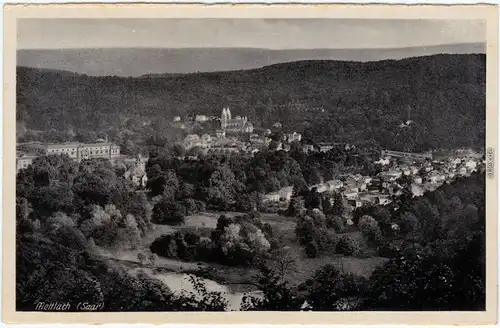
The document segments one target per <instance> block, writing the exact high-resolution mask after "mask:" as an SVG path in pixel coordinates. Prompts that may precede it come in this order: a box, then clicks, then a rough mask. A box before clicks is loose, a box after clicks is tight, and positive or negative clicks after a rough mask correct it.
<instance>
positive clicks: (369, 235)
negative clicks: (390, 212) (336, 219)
mask: <svg viewBox="0 0 500 328" xmlns="http://www.w3.org/2000/svg"><path fill="white" fill-rule="evenodd" d="M358 227H359V230H360V231H361V233H362V234H363V237H364V238H365V240H366V242H367V243H368V244H369V245H371V246H378V245H380V243H381V242H382V232H381V231H380V227H379V225H378V222H377V221H376V220H375V219H374V218H372V217H371V216H368V215H364V216H362V217H361V219H359V223H358Z"/></svg>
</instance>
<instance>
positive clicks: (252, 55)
mask: <svg viewBox="0 0 500 328" xmlns="http://www.w3.org/2000/svg"><path fill="white" fill-rule="evenodd" d="M485 51H486V48H485V45H484V44H452V45H441V46H429V47H413V48H398V49H295V50H270V49H253V48H183V49H154V48H126V49H116V48H111V49H61V50H19V51H18V52H17V61H18V66H26V67H36V68H49V69H59V70H68V71H73V72H77V73H81V74H87V75H93V76H105V75H117V76H140V75H146V74H158V73H160V74H162V73H193V72H214V71H232V70H247V69H254V68H261V67H264V66H269V65H273V64H278V63H284V62H294V61H300V60H341V61H345V60H346V61H359V62H367V61H378V60H385V59H403V58H408V57H416V56H427V55H432V54H438V53H446V54H455V53H457V54H469V53H485Z"/></svg>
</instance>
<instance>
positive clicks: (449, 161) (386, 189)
mask: <svg viewBox="0 0 500 328" xmlns="http://www.w3.org/2000/svg"><path fill="white" fill-rule="evenodd" d="M383 155H384V157H383V158H381V159H380V160H378V161H376V163H377V164H379V165H381V166H382V167H383V170H382V172H380V173H378V174H377V175H376V176H374V177H370V176H363V175H361V174H348V175H344V176H340V177H338V179H334V180H330V181H325V182H322V183H319V184H316V185H313V186H310V190H315V191H316V192H318V193H320V194H324V193H327V194H331V195H332V196H333V193H340V194H341V195H342V198H343V205H344V208H346V209H347V211H352V210H353V209H355V208H358V207H362V206H367V205H382V206H384V205H387V204H389V203H391V202H392V200H393V199H394V198H395V197H398V196H400V195H401V194H402V193H403V188H404V186H402V185H400V181H401V178H403V177H406V179H405V180H406V181H407V182H408V183H409V184H410V188H411V192H412V194H413V196H414V197H419V196H422V195H423V194H424V193H425V192H426V191H433V190H435V189H437V188H438V187H439V186H441V185H442V184H443V183H450V182H452V181H453V180H455V179H456V178H458V177H466V176H469V175H470V174H472V173H473V172H476V171H478V170H480V168H481V166H482V165H483V166H484V161H483V160H482V158H481V157H480V156H464V157H456V156H454V157H449V158H446V159H443V160H431V159H430V158H429V156H428V154H425V156H424V157H418V156H417V157H410V158H409V159H410V160H409V161H406V162H403V163H401V161H399V160H397V158H398V156H394V157H392V156H389V155H388V153H387V152H384V153H383ZM292 192H293V187H285V188H282V189H280V190H279V191H277V192H272V193H269V194H266V195H264V196H263V201H264V202H265V203H268V204H272V203H274V204H282V205H286V203H287V202H289V201H290V199H291V196H292ZM331 201H332V202H333V197H332V198H331Z"/></svg>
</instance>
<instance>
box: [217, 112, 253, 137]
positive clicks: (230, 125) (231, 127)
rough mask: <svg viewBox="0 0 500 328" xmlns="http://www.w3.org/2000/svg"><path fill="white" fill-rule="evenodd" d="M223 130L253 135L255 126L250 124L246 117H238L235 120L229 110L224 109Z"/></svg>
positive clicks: (221, 118) (221, 120)
mask: <svg viewBox="0 0 500 328" xmlns="http://www.w3.org/2000/svg"><path fill="white" fill-rule="evenodd" d="M220 122H221V129H222V130H224V131H226V132H231V133H252V132H253V125H252V123H250V122H248V118H247V117H246V116H236V117H235V118H234V119H233V117H232V114H231V110H230V109H229V108H223V109H222V113H221V117H220Z"/></svg>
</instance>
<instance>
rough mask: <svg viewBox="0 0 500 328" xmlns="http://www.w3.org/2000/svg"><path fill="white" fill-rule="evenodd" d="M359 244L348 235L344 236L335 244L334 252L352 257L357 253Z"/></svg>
mask: <svg viewBox="0 0 500 328" xmlns="http://www.w3.org/2000/svg"><path fill="white" fill-rule="evenodd" d="M359 248H360V247H359V242H358V240H357V239H355V238H353V237H352V236H349V235H344V236H342V238H340V240H339V242H338V243H337V247H336V252H337V253H338V254H342V255H345V256H352V255H356V254H358V253H359Z"/></svg>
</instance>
